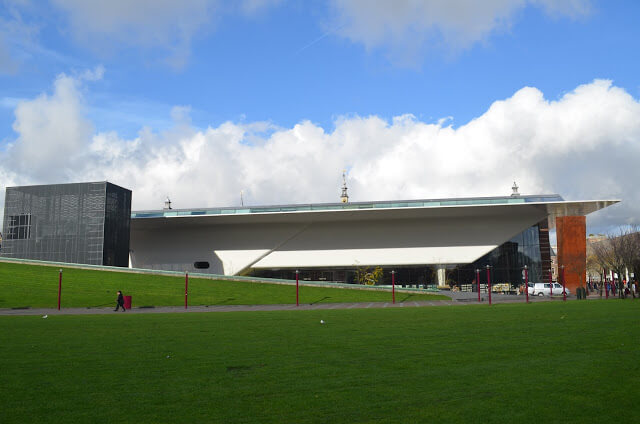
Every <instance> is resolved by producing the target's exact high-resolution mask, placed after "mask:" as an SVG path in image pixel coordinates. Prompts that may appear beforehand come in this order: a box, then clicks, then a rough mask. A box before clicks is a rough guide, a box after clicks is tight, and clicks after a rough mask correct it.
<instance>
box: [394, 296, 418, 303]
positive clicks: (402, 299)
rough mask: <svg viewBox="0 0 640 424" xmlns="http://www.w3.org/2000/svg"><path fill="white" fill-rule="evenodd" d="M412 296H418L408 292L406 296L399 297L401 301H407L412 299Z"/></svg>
mask: <svg viewBox="0 0 640 424" xmlns="http://www.w3.org/2000/svg"><path fill="white" fill-rule="evenodd" d="M412 297H416V295H415V294H407V295H406V296H405V297H403V298H401V299H398V300H399V301H400V302H401V303H402V302H406V301H407V300H411V298H412Z"/></svg>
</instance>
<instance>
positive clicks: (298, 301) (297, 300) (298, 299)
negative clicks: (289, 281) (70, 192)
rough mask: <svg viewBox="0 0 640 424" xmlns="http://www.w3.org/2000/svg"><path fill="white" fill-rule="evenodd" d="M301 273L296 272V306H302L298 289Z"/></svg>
mask: <svg viewBox="0 0 640 424" xmlns="http://www.w3.org/2000/svg"><path fill="white" fill-rule="evenodd" d="M299 274H300V271H298V270H296V306H300V298H299V294H300V292H299V288H298V275H299Z"/></svg>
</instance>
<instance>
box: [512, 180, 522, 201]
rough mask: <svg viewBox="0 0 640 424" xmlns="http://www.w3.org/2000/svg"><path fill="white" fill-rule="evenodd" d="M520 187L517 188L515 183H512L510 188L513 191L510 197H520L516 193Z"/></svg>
mask: <svg viewBox="0 0 640 424" xmlns="http://www.w3.org/2000/svg"><path fill="white" fill-rule="evenodd" d="M519 188H520V187H518V184H516V182H515V181H514V182H513V187H511V190H513V193H511V197H518V196H520V193H518V189H519Z"/></svg>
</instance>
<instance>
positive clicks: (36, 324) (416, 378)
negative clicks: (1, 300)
mask: <svg viewBox="0 0 640 424" xmlns="http://www.w3.org/2000/svg"><path fill="white" fill-rule="evenodd" d="M639 312H640V301H634V300H612V301H582V302H577V301H573V302H567V303H563V302H544V303H536V304H529V305H526V304H501V305H494V306H492V307H488V306H487V305H468V306H458V307H449V306H443V307H426V308H410V309H362V310H324V311H317V310H316V311H279V312H253V313H248V312H247V313H245V312H233V313H206V314H197V313H193V314H142V315H127V314H114V315H102V316H97V315H96V316H50V317H49V318H47V319H42V318H41V317H37V316H23V317H16V316H10V317H7V316H5V317H0V334H2V343H0V370H1V373H0V399H2V407H1V408H0V422H2V423H3V424H7V423H25V422H47V423H83V422H87V423H89V422H91V423H93V422H100V423H116V422H118V423H122V422H130V423H162V422H167V423H169V422H170V423H200V422H207V423H415V422H436V423H440V422H455V423H546V422H562V423H587V422H588V423H602V422H612V423H630V422H637V417H638V413H640V406H639V404H638V398H637V394H638V392H637V390H638V382H639V381H640V380H639V376H640V366H639V363H638V358H639V356H640V343H639V342H640V326H639V325H638V316H639ZM321 319H323V320H324V321H325V322H326V323H325V324H324V325H321V324H320V320H321Z"/></svg>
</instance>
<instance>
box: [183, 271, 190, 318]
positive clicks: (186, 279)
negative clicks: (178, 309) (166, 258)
mask: <svg viewBox="0 0 640 424" xmlns="http://www.w3.org/2000/svg"><path fill="white" fill-rule="evenodd" d="M187 296H189V271H185V272H184V309H187Z"/></svg>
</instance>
